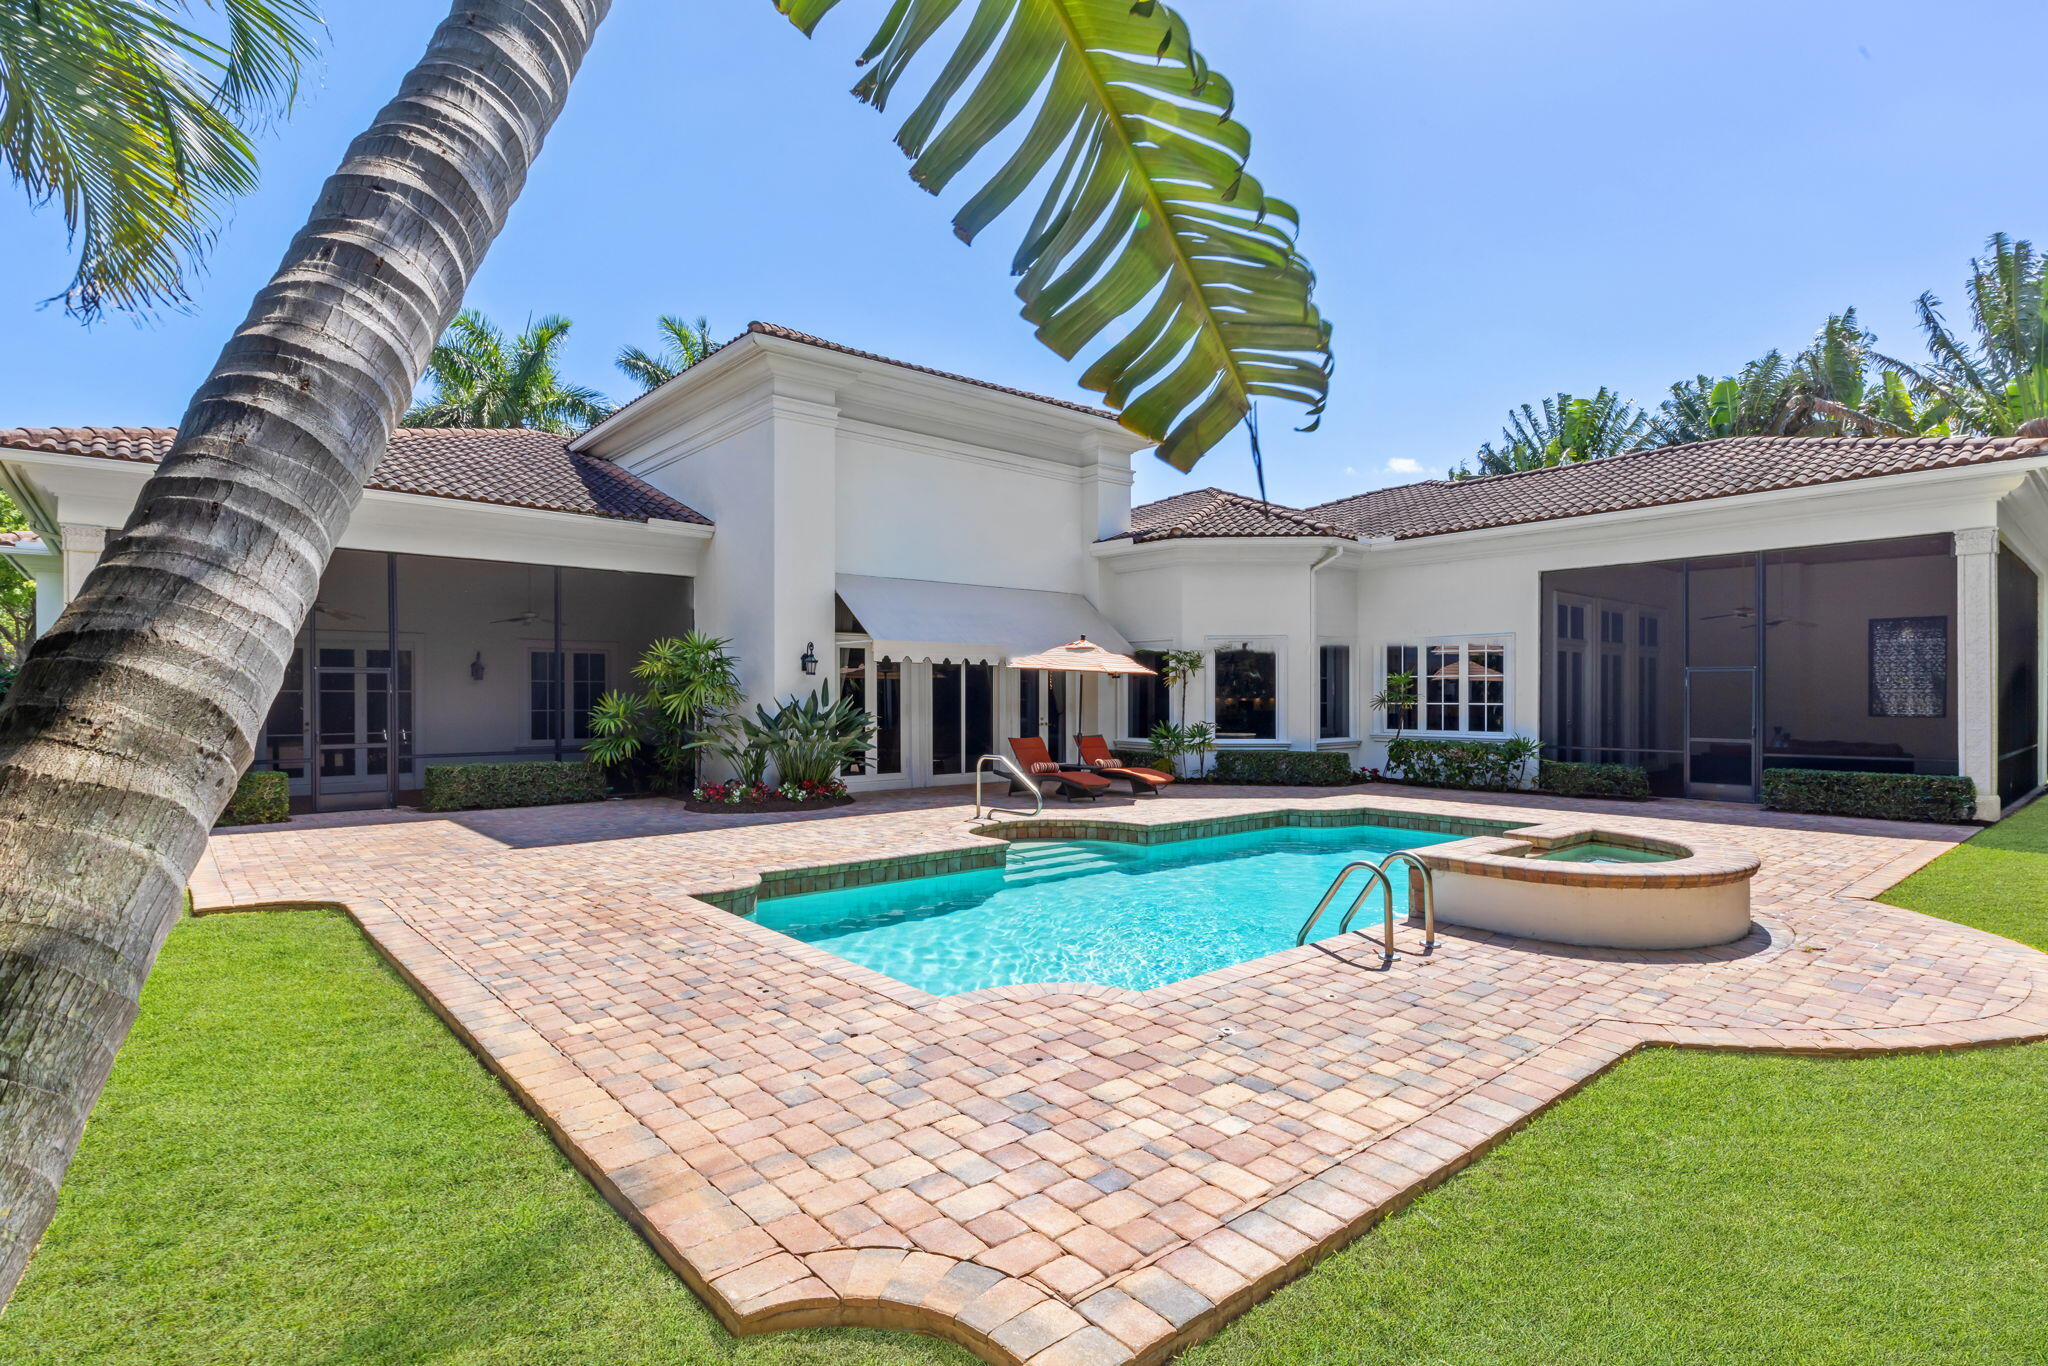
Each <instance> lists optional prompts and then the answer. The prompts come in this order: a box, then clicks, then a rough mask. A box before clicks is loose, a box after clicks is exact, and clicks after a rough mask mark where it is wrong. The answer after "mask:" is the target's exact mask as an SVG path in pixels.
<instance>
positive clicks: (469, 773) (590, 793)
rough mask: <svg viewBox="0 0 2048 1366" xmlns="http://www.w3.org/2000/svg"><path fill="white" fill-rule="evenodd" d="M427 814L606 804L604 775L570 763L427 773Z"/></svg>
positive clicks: (585, 765)
mask: <svg viewBox="0 0 2048 1366" xmlns="http://www.w3.org/2000/svg"><path fill="white" fill-rule="evenodd" d="M424 786H425V789H426V801H425V803H424V805H425V806H426V809H427V810H429V811H480V810H484V809H487V808H492V807H500V806H553V805H555V804H557V803H559V802H601V801H603V800H604V794H605V785H604V770H602V769H600V768H599V767H598V766H597V765H596V764H593V763H586V762H584V761H583V760H580V759H572V760H569V761H567V762H565V763H559V764H558V763H554V762H552V761H549V760H542V761H539V762H536V763H522V764H444V765H442V766H440V767H438V768H429V769H428V770H427V776H426V781H425V784H424Z"/></svg>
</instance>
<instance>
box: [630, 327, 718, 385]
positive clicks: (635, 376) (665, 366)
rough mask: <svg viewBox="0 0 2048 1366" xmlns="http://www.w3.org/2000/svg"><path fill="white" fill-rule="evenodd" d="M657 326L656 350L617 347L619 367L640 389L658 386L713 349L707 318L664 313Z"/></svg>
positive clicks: (714, 348) (701, 358)
mask: <svg viewBox="0 0 2048 1366" xmlns="http://www.w3.org/2000/svg"><path fill="white" fill-rule="evenodd" d="M659 327H660V329H661V350H660V351H659V352H658V353H649V352H647V351H643V350H642V349H641V348H639V347H637V346H624V347H620V348H619V358H618V362H617V364H618V367H619V369H620V370H621V371H623V372H624V373H625V375H626V377H627V378H628V379H631V380H632V381H633V382H634V383H636V384H638V385H639V386H640V388H641V390H642V391H643V392H644V391H646V390H649V389H658V388H660V387H661V386H662V385H664V384H666V383H668V382H669V381H670V380H672V379H674V378H675V377H676V376H677V375H680V374H682V373H683V371H685V370H687V369H689V368H690V367H691V366H693V365H695V364H696V363H697V362H698V361H700V360H703V359H704V358H705V357H706V356H708V355H710V354H711V353H712V352H713V351H714V350H716V349H717V348H716V347H714V346H713V345H712V343H711V320H710V319H709V318H704V317H699V318H697V319H696V320H695V321H693V322H685V321H684V320H683V318H682V316H681V315H680V314H675V313H664V314H662V315H661V321H660V323H659Z"/></svg>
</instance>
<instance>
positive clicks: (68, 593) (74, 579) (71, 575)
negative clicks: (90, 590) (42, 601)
mask: <svg viewBox="0 0 2048 1366" xmlns="http://www.w3.org/2000/svg"><path fill="white" fill-rule="evenodd" d="M57 530H58V532H59V534H61V535H62V536H63V538H64V601H66V602H69V601H71V600H72V599H73V598H75V597H77V596H78V590H79V589H81V588H83V587H85V576H86V575H87V574H90V573H92V570H93V566H94V565H96V564H98V563H99V562H100V552H101V551H103V550H105V549H106V548H107V529H106V528H105V527H103V526H90V525H87V524H85V523H81V522H65V523H63V524H62V525H60V526H59V527H58V528H57Z"/></svg>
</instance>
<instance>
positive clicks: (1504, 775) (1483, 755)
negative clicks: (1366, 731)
mask: <svg viewBox="0 0 2048 1366" xmlns="http://www.w3.org/2000/svg"><path fill="white" fill-rule="evenodd" d="M1536 750H1537V745H1536V742H1535V741H1533V740H1526V739H1514V740H1411V739H1409V738H1408V737H1407V736H1405V735H1404V736H1402V737H1401V738H1400V739H1398V740H1393V741H1389V742H1388V744H1387V767H1388V768H1389V769H1392V770H1394V771H1395V772H1397V773H1398V774H1400V776H1401V777H1402V778H1404V779H1406V780H1407V781H1409V782H1411V783H1420V784H1422V785H1423V786H1424V787H1462V788H1468V789H1471V790H1474V791H1479V792H1506V791H1512V790H1514V789H1518V788H1520V787H1521V786H1522V778H1523V773H1524V770H1525V769H1526V767H1527V765H1528V762H1529V760H1530V759H1531V758H1533V757H1534V756H1535V754H1536Z"/></svg>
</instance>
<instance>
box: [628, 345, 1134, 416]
mask: <svg viewBox="0 0 2048 1366" xmlns="http://www.w3.org/2000/svg"><path fill="white" fill-rule="evenodd" d="M750 336H752V337H774V338H777V339H778V340H781V341H789V342H798V343H800V344H802V345H804V346H815V347H817V348H819V349H820V350H822V351H836V352H838V353H839V354H840V355H842V356H858V357H860V358H861V359H862V360H872V361H879V362H881V363H882V364H883V365H893V366H896V367H897V368H898V369H902V370H915V371H916V372H917V373H918V374H920V375H934V376H936V377H938V378H939V379H950V380H955V381H957V382H959V383H961V384H972V385H973V386H974V387H975V388H977V389H993V390H994V391H995V392H996V393H999V394H1009V395H1011V396H1012V397H1013V398H1028V399H1030V400H1031V401H1032V402H1034V403H1050V404H1051V405H1052V406H1053V407H1055V408H1065V409H1067V410H1068V411H1069V412H1075V413H1086V414H1087V415H1088V416H1090V417H1099V418H1102V419H1104V420H1106V421H1109V422H1114V421H1116V414H1115V413H1112V412H1110V411H1109V410H1108V409H1106V408H1091V407H1089V406H1088V405H1087V404H1085V403H1074V402H1072V401H1070V400H1068V399H1064V398H1052V397H1050V396H1049V395H1046V394H1034V393H1032V392H1031V391H1029V390H1028V389H1012V388H1010V387H1008V386H1007V385H1002V384H994V383H991V382H990V381H988V380H985V379H976V378H974V377H973V376H972V375H956V374H954V373H953V372H952V371H950V370H934V369H933V368H932V367H931V366H929V365H916V364H913V363H912V362H910V361H907V360H897V359H896V358H895V357H893V356H883V355H878V354H876V353H875V352H873V351H862V350H858V349H857V348H855V347H851V346H846V345H843V344H841V343H839V342H836V341H827V340H826V339H825V338H823V337H816V336H813V335H811V334H810V333H809V332H799V331H797V330H796V329H795V328H793V327H784V326H782V325H781V324H780V323H764V322H760V321H758V320H757V321H754V322H750V323H748V324H747V330H746V331H745V332H742V333H740V335H739V336H738V337H734V338H733V339H732V341H726V342H720V343H719V344H718V345H716V346H714V347H712V348H711V350H709V351H708V352H706V353H705V359H707V360H708V359H710V358H711V357H712V356H715V355H717V354H718V353H719V352H720V351H723V350H724V349H725V348H726V347H728V346H731V345H732V344H733V342H737V341H739V340H740V339H741V338H742V337H750ZM700 363H701V362H700ZM663 387H665V386H660V385H657V386H656V387H655V388H654V389H649V390H648V391H647V392H646V393H644V394H641V395H639V396H638V397H636V398H633V399H631V400H629V401H628V402H625V403H622V404H620V405H619V406H618V407H617V408H615V409H614V410H613V411H612V417H617V416H618V415H619V414H620V413H623V412H625V411H626V410H627V409H628V408H631V407H632V406H633V405H634V404H636V403H642V402H645V401H646V400H647V399H648V398H650V397H652V396H653V395H654V394H655V393H657V392H658V391H659V390H660V389H661V388H663ZM609 420H610V419H607V421H609Z"/></svg>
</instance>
